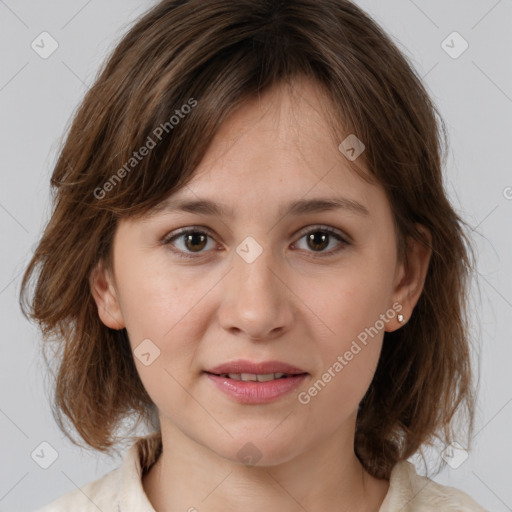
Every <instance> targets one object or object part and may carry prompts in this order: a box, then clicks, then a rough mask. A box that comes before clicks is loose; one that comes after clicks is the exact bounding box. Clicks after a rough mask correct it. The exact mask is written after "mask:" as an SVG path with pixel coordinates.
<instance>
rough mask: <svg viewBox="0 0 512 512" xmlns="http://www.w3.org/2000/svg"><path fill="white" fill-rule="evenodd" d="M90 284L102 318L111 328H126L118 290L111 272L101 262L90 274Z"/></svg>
mask: <svg viewBox="0 0 512 512" xmlns="http://www.w3.org/2000/svg"><path fill="white" fill-rule="evenodd" d="M89 286H90V288H91V293H92V296H93V298H94V301H95V302H96V306H97V308H98V316H99V317H100V320H101V321H102V322H103V323H104V324H105V325H106V326H107V327H110V328H111V329H116V330H119V329H124V327H125V323H124V319H123V315H122V313H121V308H120V305H119V299H118V292H117V290H116V288H115V286H114V280H113V278H112V276H111V275H110V272H108V270H106V269H105V268H104V265H103V262H101V261H100V262H99V263H98V264H97V265H96V267H95V268H94V269H93V270H92V272H91V274H90V276H89Z"/></svg>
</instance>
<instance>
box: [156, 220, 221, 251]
mask: <svg viewBox="0 0 512 512" xmlns="http://www.w3.org/2000/svg"><path fill="white" fill-rule="evenodd" d="M208 238H211V236H210V234H209V233H208V232H207V231H203V230H202V229H199V228H198V227H191V228H184V229H181V230H179V231H178V232H174V233H171V235H170V236H168V237H166V238H165V240H164V242H163V243H164V244H165V245H170V246H171V250H172V251H173V252H175V253H176V254H178V256H180V257H182V258H195V257H197V256H202V255H203V253H204V252H206V251H203V249H204V248H205V247H206V246H207V245H208ZM175 241H178V242H180V244H177V243H176V242H175ZM177 245H181V247H177ZM214 245H215V244H214ZM176 247H177V248H176ZM195 254H196V255H197V256H195Z"/></svg>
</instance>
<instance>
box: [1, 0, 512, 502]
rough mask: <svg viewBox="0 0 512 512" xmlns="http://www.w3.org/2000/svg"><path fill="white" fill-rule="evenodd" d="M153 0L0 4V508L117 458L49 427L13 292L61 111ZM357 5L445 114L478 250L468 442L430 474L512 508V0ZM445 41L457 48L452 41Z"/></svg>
mask: <svg viewBox="0 0 512 512" xmlns="http://www.w3.org/2000/svg"><path fill="white" fill-rule="evenodd" d="M153 3H154V2H143V1H141V0H138V1H137V0H110V1H109V2H105V1H103V2H101V1H99V0H89V1H87V0H67V1H64V0H40V1H27V0H5V1H4V0H0V55H1V65H0V119H1V124H0V148H1V149H0V155H1V156H0V173H1V181H0V229H1V241H0V258H1V266H0V329H1V335H2V345H1V346H2V357H1V358H0V365H1V367H0V375H1V379H2V380H1V382H2V384H1V386H0V429H1V432H2V436H1V438H0V444H1V456H2V459H1V460H2V467H1V469H0V511H7V510H13V511H18V512H19V511H28V510H33V509H35V508H37V507H39V506H41V505H43V504H45V503H47V502H49V501H51V500H53V499H54V498H56V497H57V496H60V495H61V494H63V493H65V492H67V491H70V490H72V489H74V488H75V487H77V486H81V485H84V484H86V483H88V482H90V481H92V480H94V479H97V478H99V477H100V476H102V475H103V474H104V473H106V472H107V471H109V470H111V469H113V468H114V467H117V466H118V465H119V464H120V459H118V458H114V459H109V458H107V457H105V456H102V455H97V454H95V453H94V452H89V451H83V450H81V449H79V448H77V447H76V446H74V445H73V444H71V443H70V442H69V441H68V440H67V439H66V438H65V437H64V435H63V434H62V433H61V432H60V431H59V430H58V428H57V426H56V424H55V422H54V421H53V418H52V416H51V411H50V408H49V402H48V393H49V392H50V391H51V390H50V389H49V388H48V386H47V374H46V370H45V367H44V364H43V360H42V358H41V356H40V343H41V339H40V335H39V332H38V331H37V329H36V327H35V326H33V325H31V324H30V323H28V322H27V321H26V320H25V319H24V318H23V316H22V315H21V312H20V311H19V307H18V302H17V295H18V291H19V284H20V277H21V273H22V271H23V269H24V267H25V265H26V264H27V263H28V260H29V256H30V255H31V251H32V249H33V247H34V246H35V243H36V241H37V240H38V237H39V235H40V232H41V229H42V227H43V225H44V223H45V222H46V220H47V219H48V215H49V211H50V209H49V176H50V173H51V170H52V165H53V164H54V163H55V157H56V151H57V147H58V144H59V142H60V141H61V139H62V137H63V134H64V132H65V130H66V128H67V127H68V122H69V120H70V116H71V114H72V113H73V112H74V109H75V108H76V107H77V105H78V104H79V102H80V101H81V99H82V98H83V95H84V93H85V92H86V90H87V88H88V84H90V83H91V81H92V79H93V78H94V75H95V73H96V71H97V69H98V67H99V65H100V63H101V62H102V60H103V59H104V57H105V55H106V54H107V53H108V52H109V50H110V49H112V48H113V46H114V45H115V43H116V42H117V41H118V40H119V39H120V38H121V36H122V35H123V33H124V32H125V30H126V29H127V27H128V24H130V23H131V22H132V20H134V19H135V18H136V17H137V16H139V15H140V14H141V13H142V12H144V11H145V10H146V9H147V8H149V7H150V6H151V5H153ZM357 3H358V4H359V5H360V6H361V7H363V8H364V9H365V10H367V11H368V12H369V13H370V14H371V15H372V16H373V17H374V18H375V19H376V20H377V21H378V22H379V23H380V24H381V25H382V26H383V27H384V28H385V29H386V30H387V31H388V32H389V33H390V34H391V35H392V36H393V38H394V39H395V40H396V41H397V42H398V44H399V46H400V48H401V49H402V50H403V51H404V52H405V53H406V55H408V56H409V57H410V58H411V59H412V61H413V63H414V65H415V66H416V67H417V69H418V70H419V72H420V74H421V76H422V77H424V81H425V83H426V85H427V88H428V90H429V91H430V93H431V95H432V97H433V99H434V101H435V102H436V104H437V105H438V106H439V108H440V110H441V113H442V115H443V117H444V119H445V120H446V122H447V126H448V129H449V132H450V141H451V149H450V155H449V160H448V165H447V171H446V186H447V189H448V191H449V194H450V197H451V199H452V201H453V203H454V205H455V207H456V209H457V210H458V211H460V212H461V214H462V215H463V217H464V218H465V219H466V220H467V221H468V222H469V223H470V224H471V226H473V228H474V232H473V233H474V238H475V243H476V246H477V249H478V257H479V262H478V274H477V275H476V276H475V285H474V292H475V293H474V298H475V305H474V322H473V323H474V332H475V335H476V336H478V337H479V338H480V340H481V341H480V343H481V347H482V348H481V355H480V357H481V362H480V388H479V406H478V411H477V418H476V422H477V428H476V435H475V438H474V449H473V451H472V452H471V453H470V454H469V457H468V458H467V460H465V462H464V463H463V464H461V465H460V466H459V467H458V468H457V469H453V468H451V467H449V466H447V467H446V468H445V469H444V470H443V471H442V472H441V473H440V474H439V475H438V476H436V477H435V480H436V481H438V482H440V483H442V484H444V485H452V486H455V487H458V488H459V489H461V490H463V491H466V492H467V493H469V494H470V495H471V496H473V498H474V499H475V500H477V501H478V502H480V503H481V504H482V505H483V506H484V507H486V508H488V509H490V510H493V511H497V512H499V511H506V510H512V486H511V485H510V483H511V474H512V470H511V463H512V439H511V436H510V432H511V426H512V404H511V402H512V377H511V369H510V360H511V359H512V343H511V341H512V340H511V331H512V329H511V326H510V320H511V318H512V315H511V313H512V270H511V268H512V265H511V263H510V262H511V260H512V243H511V234H512V230H511V228H510V226H511V217H512V173H511V170H510V156H509V155H510V152H509V150H510V136H511V135H512V72H511V58H510V55H511V50H512V44H511V43H512V35H511V33H512V30H511V29H512V2H511V1H510V0H500V1H496V0H481V1H475V0H471V1H468V0H464V1H462V0H457V1H450V2H447V1H441V0H435V1H427V0H414V1H413V0H392V1H386V2H383V1H378V0H365V1H362V0H361V1H358V2H357ZM43 31H47V32H49V33H50V34H51V35H52V37H53V38H55V40H57V42H58V44H59V47H58V49H57V50H56V51H55V53H53V54H52V55H51V56H50V57H49V58H47V59H43V58H41V57H40V56H39V55H38V54H37V53H36V52H35V51H34V50H33V49H32V48H31V43H32V41H34V40H35V39H36V37H37V36H38V35H39V34H40V33H41V32H43ZM454 31H457V32H458V33H459V34H460V35H461V36H462V37H463V38H464V39H465V40H466V41H467V42H468V43H469V48H468V49H467V50H466V51H465V52H464V53H463V54H462V55H460V56H459V57H458V58H452V57H451V56H450V55H448V54H447V52H446V51H445V50H444V49H443V47H442V42H443V41H444V40H445V39H446V38H447V37H448V36H449V35H450V34H451V33H452V32H454ZM448 43H449V44H451V45H452V46H454V50H453V51H456V50H458V49H459V48H461V46H460V41H457V40H456V39H455V40H454V43H453V44H452V43H450V39H448ZM508 187H510V188H508ZM42 442H47V443H49V444H50V445H51V446H52V447H54V449H55V450H56V451H57V453H58V458H57V459H56V460H55V462H54V463H53V464H52V465H51V466H50V467H49V468H48V469H43V468H41V467H40V466H39V465H38V464H36V462H35V461H34V460H33V459H32V458H31V453H33V451H34V450H35V449H36V448H38V447H39V446H40V443H42ZM38 449H39V450H40V448H38ZM45 453H46V455H45V457H48V455H47V454H48V453H50V452H49V451H48V450H46V452H45ZM437 456H439V454H438V455H437ZM43 462H44V461H43ZM413 462H416V463H417V461H416V459H413ZM417 467H418V472H421V471H422V466H421V465H419V464H418V463H417Z"/></svg>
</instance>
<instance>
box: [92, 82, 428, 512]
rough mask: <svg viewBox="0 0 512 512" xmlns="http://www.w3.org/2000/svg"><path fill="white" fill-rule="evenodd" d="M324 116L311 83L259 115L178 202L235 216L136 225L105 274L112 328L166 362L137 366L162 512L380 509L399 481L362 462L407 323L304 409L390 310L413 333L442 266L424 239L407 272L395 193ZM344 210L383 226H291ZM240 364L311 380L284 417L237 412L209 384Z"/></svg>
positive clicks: (241, 116)
mask: <svg viewBox="0 0 512 512" xmlns="http://www.w3.org/2000/svg"><path fill="white" fill-rule="evenodd" d="M326 102H327V100H326V98H325V97H324V96H323V95H322V91H321V89H319V88H318V87H317V86H316V84H315V83H313V82H311V81H309V80H306V79H301V80H296V81H295V82H294V83H293V89H290V87H289V86H286V85H280V86H276V87H274V88H273V89H271V90H269V91H266V92H265V93H264V94H262V95H261V96H260V97H259V98H256V99H254V100H252V101H250V102H248V103H246V104H245V105H244V106H243V107H242V108H241V109H239V110H237V111H236V112H235V113H234V114H233V115H231V116H230V117H229V118H228V119H227V120H226V121H225V123H224V124H223V125H222V127H221V129H220V130H219V132H218V133H217V135H216V137H215V139H214V140H213V142H212V144H211V146H210V148H209V150H208V152H207V154H206V156H205V158H204V159H203V161H202V162H201V164H200V165H199V167H198V168H197V169H196V172H195V174H194V177H193V180H192V181H191V182H190V183H189V184H188V186H186V187H185V188H183V189H182V190H180V191H178V192H176V193H174V194H173V196H172V198H173V199H175V198H178V197H179V198H190V199H197V198H198V197H201V198H208V199H211V200H213V201H217V202H221V203H223V204H225V205H227V206H228V208H230V209H232V212H233V218H229V217H220V216H211V215H206V214H196V213H188V212H177V211H161V212H159V213H158V214H156V215H152V216H149V217H147V218H142V219H141V218H139V219H135V220H134V219H123V220H121V221H120V223H119V225H118V227H117V230H116V234H115V237H114V246H113V270H112V271H107V270H105V269H104V268H103V266H102V265H101V264H100V265H98V267H97V269H96V270H95V271H94V272H93V274H92V275H91V280H90V282H91V289H92V293H93V296H94V298H95V300H96V303H97V306H98V314H99V316H100V318H101V320H102V321H103V323H104V324H105V325H107V326H108V327H110V328H113V329H122V328H126V329H127V332H128V335H129V339H130V343H131V345H132V348H133V349H135V348H136V347H137V346H138V345H139V344H140V343H141V341H142V340H144V339H147V338H149V339H151V340H152V342H153V343H154V344H155V345H156V346H158V348H159V349H160V355H159V357H157V358H156V359H155V360H154V362H152V364H150V365H149V366H145V365H144V364H142V363H141V361H139V360H138V358H135V363H136V365H137V370H138V372H139V375H140V378H141V380H142V382H143V384H144V386H145V388H146V390H147V392H148V393H149V395H150V397H151V398H152V400H153V401H154V403H155V404H156V405H157V407H158V410H159V416H160V423H161V429H162V440H163V454H162V456H161V457H160V458H159V459H158V461H157V462H156V463H155V465H154V466H153V467H152V468H151V470H150V471H149V473H148V474H147V475H146V476H145V477H144V478H143V486H144V489H145V492H146V494H147V495H148V498H149V499H150V501H151V502H152V504H153V506H154V507H155V509H156V510H157V511H163V510H189V508H190V507H195V508H196V509H197V510H201V511H210V512H214V511H215V512H217V511H218V512H220V511H223V512H226V511H238V510H245V511H247V512H252V511H261V510H265V511H268V512H277V511H282V510H288V511H299V510H300V511H303V510H304V509H305V510H308V511H311V512H313V511H320V510H347V511H348V510H350V511H363V510H364V511H378V510H379V508H380V506H381V503H382V501H383V499H384V497H385V495H386V493H387V491H388V488H389V482H388V481H387V480H378V479H375V478H373V477H372V476H370V475H369V474H368V473H367V472H365V471H364V469H363V467H362V466H361V464H360V462H359V460H358V459H357V457H356V456H355V453H354V432H355V422H356V415H357V408H358V404H359V402H360V401H361V399H362V398H363V396H364V394H365V392H366V390H367V389H368V387H369V385H370V383H371V380H372V378H373V375H374V372H375V369H376V366H377V362H378V359H379V356H380V351H381V346H382V339H383V335H384V331H393V330H395V329H398V328H400V327H401V325H402V324H400V323H399V322H398V320H397V318H396V316H395V317H394V318H393V319H391V320H389V321H387V322H386V323H385V327H384V328H383V329H381V330H380V331H379V334H378V335H376V336H374V337H373V338H369V342H368V344H367V345H366V346H365V347H364V348H363V349H362V350H361V351H360V352H359V353H358V354H357V355H355V356H354V357H353V359H352V360H351V361H349V362H348V364H347V365H346V366H344V368H343V370H342V371H341V372H339V373H337V374H336V376H335V377H334V378H332V380H331V381H330V382H329V383H328V384H327V385H326V386H325V388H324V389H323V390H322V391H321V392H320V393H318V394H317V395H316V396H314V397H312V398H311V400H310V401H309V403H307V404H302V403H300V402H299V401H298V399H297V393H298V392H300V391H305V390H306V391H307V389H308V388H309V387H310V386H311V385H312V384H313V383H314V382H315V381H317V380H318V379H319V378H321V376H322V374H323V373H324V372H325V371H326V370H327V369H328V368H329V367H332V365H333V364H334V362H335V361H336V360H337V357H338V356H339V355H343V354H344V353H345V352H346V351H347V350H349V348H350V346H351V343H352V341H353V340H355V339H356V337H357V335H358V334H359V333H361V332H362V331H364V329H365V328H367V327H370V326H374V325H375V322H376V320H378V319H379V315H381V314H383V313H385V312H386V311H388V310H390V309H391V310H392V305H393V303H395V302H399V303H400V304H401V305H402V310H401V312H402V314H403V315H404V317H405V319H406V321H407V319H408V318H410V316H411V313H412V310H413V308H414V307H415V305H416V303H417V300H418V298H419V296H420V294H421V291H422V288H423V283H424V279H425V275H426V271H427V268H428V263H429V259H430V250H429V249H427V248H425V247H423V246H421V245H419V244H418V243H416V242H414V241H412V240H411V241H410V243H409V246H408V247H409V249H408V250H409V262H408V265H407V266H405V265H404V264H403V263H401V262H400V261H399V260H398V258H397V252H396V232H395V228H394V223H393V216H392V211H391V208H390V205H389V202H388V200H387V198H386V195H385V193H384V191H383V189H382V188H380V187H379V186H377V185H372V184H369V183H367V182H365V181H363V180H362V179H361V178H360V177H358V176H357V175H356V174H355V173H354V172H353V171H352V170H350V168H349V167H348V165H347V163H348V162H347V160H346V158H345V156H344V155H343V154H342V153H341V152H340V151H339V150H338V148H337V145H338V144H339V141H338V142H336V141H335V140H334V139H333V136H332V130H331V129H330V127H329V125H328V124H327V122H326V120H325V115H324V114H323V113H324V110H323V109H324V108H325V106H326V104H327V103H326ZM347 135H348V134H347ZM262 191H263V193H262ZM340 196H342V197H345V198H350V199H352V200H355V201H358V202H360V203H362V204H363V205H364V206H365V207H366V208H367V209H368V211H369V215H366V216H365V215H361V214H359V213H357V212H353V211H348V210H332V211H325V212H320V213H310V214H305V215H304V214H303V215H283V214H279V213H278V210H279V207H280V205H284V204H287V203H288V202H290V201H292V200H296V199H312V198H317V197H340ZM187 226H201V228H202V230H203V231H204V230H205V229H206V230H207V231H208V234H209V238H208V239H207V242H206V243H203V245H201V241H200V240H199V241H197V240H196V241H195V242H193V243H192V245H190V244H189V245H188V246H187V245H186V238H185V237H183V236H182V237H179V238H177V239H175V240H174V246H172V245H169V244H168V245H165V244H164V243H163V242H162V239H164V238H165V237H166V236H168V235H169V234H171V233H173V232H176V231H177V229H178V228H183V227H187ZM325 226H331V227H333V228H335V229H336V230H338V231H339V233H340V235H341V236H343V237H344V238H345V239H347V240H349V241H350V244H344V243H343V242H339V241H338V240H336V238H334V237H333V236H330V237H329V242H328V243H327V242H326V244H325V246H323V248H320V249H318V248H317V246H315V243H314V242H309V243H308V239H307V237H306V236H305V235H306V234H308V233H311V232H318V231H321V227H325ZM424 231H425V232H426V230H424ZM427 235H428V232H427ZM247 236H251V237H253V238H254V239H255V240H256V241H257V242H258V244H259V245H260V246H261V248H262V251H263V252H262V253H261V254H260V255H259V257H257V258H256V259H255V261H253V262H252V263H248V262H247V261H245V260H244V259H243V258H241V257H240V256H239V255H238V254H237V252H236V248H237V247H238V246H239V244H240V243H241V242H242V241H243V240H244V239H245V238H246V237H247ZM317 236H319V235H317ZM317 240H318V239H317ZM316 243H319V242H318V241H317V242H316ZM340 244H341V245H340ZM171 247H174V249H175V251H178V252H179V251H180V250H181V251H182V253H183V252H184V253H186V254H189V255H191V256H192V257H191V258H188V259H187V258H184V257H180V256H179V255H178V252H173V251H172V250H171ZM340 247H341V250H340V251H339V252H337V253H334V250H335V249H337V248H340ZM216 249H218V250H216ZM194 250H196V251H198V252H194ZM239 358H245V359H250V360H254V361H258V362H259V361H266V360H270V359H276V360H280V361H285V362H287V363H290V364H293V365H295V366H297V367H299V368H301V369H303V370H304V371H306V372H308V373H309V375H308V377H307V378H306V380H305V381H304V382H303V383H302V385H301V386H300V387H299V389H297V390H295V391H292V392H291V393H289V394H287V395H285V396H284V397H281V398H279V399H277V400H275V401H274V402H272V403H269V404H264V405H244V404H239V403H238V402H235V401H234V400H233V399H231V398H229V397H227V396H225V395H224V394H223V393H221V392H220V391H219V390H218V389H217V388H216V387H215V386H214V385H213V384H212V383H211V382H210V381H209V379H208V378H207V377H206V376H205V375H204V373H203V370H206V369H208V368H212V367H213V366H216V365H218V364H220V363H223V362H227V361H233V360H236V359H239ZM249 441H250V442H251V443H253V444H254V445H255V446H256V447H257V449H258V450H259V452H260V453H261V459H260V460H259V461H258V462H257V463H256V465H254V466H246V465H244V464H243V463H242V462H241V461H240V460H239V459H238V457H237V452H238V450H240V449H241V448H242V447H243V446H244V445H245V444H246V443H247V442H249ZM191 510H192V509H191Z"/></svg>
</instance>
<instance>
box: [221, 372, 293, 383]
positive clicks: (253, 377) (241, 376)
mask: <svg viewBox="0 0 512 512" xmlns="http://www.w3.org/2000/svg"><path fill="white" fill-rule="evenodd" d="M285 375H286V374H285V373H265V374H258V375H257V374H255V373H228V374H223V375H222V376H223V377H224V376H228V377H229V378H230V379H233V380H243V381H244V382H248V381H253V382H256V381H258V382H268V381H269V380H275V379H279V378H281V377H284V376H285Z"/></svg>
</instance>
